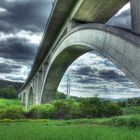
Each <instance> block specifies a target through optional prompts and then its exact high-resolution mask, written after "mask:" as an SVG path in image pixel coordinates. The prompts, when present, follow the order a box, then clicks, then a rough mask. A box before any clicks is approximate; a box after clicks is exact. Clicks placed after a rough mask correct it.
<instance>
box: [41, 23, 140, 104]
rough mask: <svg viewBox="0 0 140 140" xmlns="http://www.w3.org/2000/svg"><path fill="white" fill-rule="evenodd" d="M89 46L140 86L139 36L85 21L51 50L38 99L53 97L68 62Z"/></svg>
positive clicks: (46, 99)
mask: <svg viewBox="0 0 140 140" xmlns="http://www.w3.org/2000/svg"><path fill="white" fill-rule="evenodd" d="M91 50H95V51H97V52H99V53H100V54H102V55H103V56H105V57H106V58H108V59H109V60H110V61H112V62H113V63H114V64H115V65H116V66H117V67H119V68H120V69H121V70H122V71H123V72H124V73H125V74H126V75H127V76H128V77H129V78H130V79H131V80H132V81H134V82H135V83H136V85H138V86H140V72H139V70H140V61H139V60H140V37H139V36H137V35H134V34H132V33H131V32H128V31H125V30H121V29H117V28H114V27H110V26H106V25H101V24H85V25H82V26H79V27H77V28H75V29H74V30H72V31H71V32H70V33H69V34H67V35H66V36H65V37H64V38H63V39H62V40H61V41H60V42H59V43H58V45H57V46H56V48H55V50H54V51H53V53H52V54H51V57H50V60H49V65H48V69H47V72H46V76H45V80H44V84H43V88H42V91H41V103H46V102H48V101H50V100H52V99H53V96H54V95H55V93H56V91H57V88H58V86H59V83H60V80H61V78H62V76H63V75H64V73H65V71H66V70H67V68H68V67H69V65H70V64H71V63H72V62H73V61H74V60H75V59H76V58H78V57H79V56H81V55H82V54H84V53H86V52H88V51H91Z"/></svg>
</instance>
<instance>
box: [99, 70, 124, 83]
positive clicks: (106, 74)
mask: <svg viewBox="0 0 140 140" xmlns="http://www.w3.org/2000/svg"><path fill="white" fill-rule="evenodd" d="M98 73H99V76H100V77H101V78H103V79H113V80H116V79H123V78H125V76H124V75H122V74H120V73H119V72H117V71H115V70H108V69H102V70H100V71H99V72H98Z"/></svg>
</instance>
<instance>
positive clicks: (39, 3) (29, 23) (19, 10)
mask: <svg viewBox="0 0 140 140" xmlns="http://www.w3.org/2000/svg"><path fill="white" fill-rule="evenodd" d="M1 7H2V8H5V9H6V10H7V14H4V15H3V16H0V29H1V31H8V32H10V31H13V30H14V31H16V30H21V29H24V30H30V31H33V32H42V31H43V29H44V25H45V24H46V22H47V20H48V17H49V14H50V9H51V7H52V0H30V1H29V0H28V1H27V0H21V1H14V2H8V1H6V0H2V2H1ZM2 23H5V24H2ZM7 28H8V29H9V30H7Z"/></svg>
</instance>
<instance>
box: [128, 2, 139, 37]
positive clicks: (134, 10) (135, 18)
mask: <svg viewBox="0 0 140 140" xmlns="http://www.w3.org/2000/svg"><path fill="white" fill-rule="evenodd" d="M130 4H131V21H132V32H134V33H136V34H139V35H140V0H130Z"/></svg>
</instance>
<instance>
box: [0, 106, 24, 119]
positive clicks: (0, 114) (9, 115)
mask: <svg viewBox="0 0 140 140" xmlns="http://www.w3.org/2000/svg"><path fill="white" fill-rule="evenodd" d="M24 115H25V112H24V110H23V109H22V108H21V107H18V106H8V107H5V108H4V109H2V110H0V119H24V118H25V116H24Z"/></svg>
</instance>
